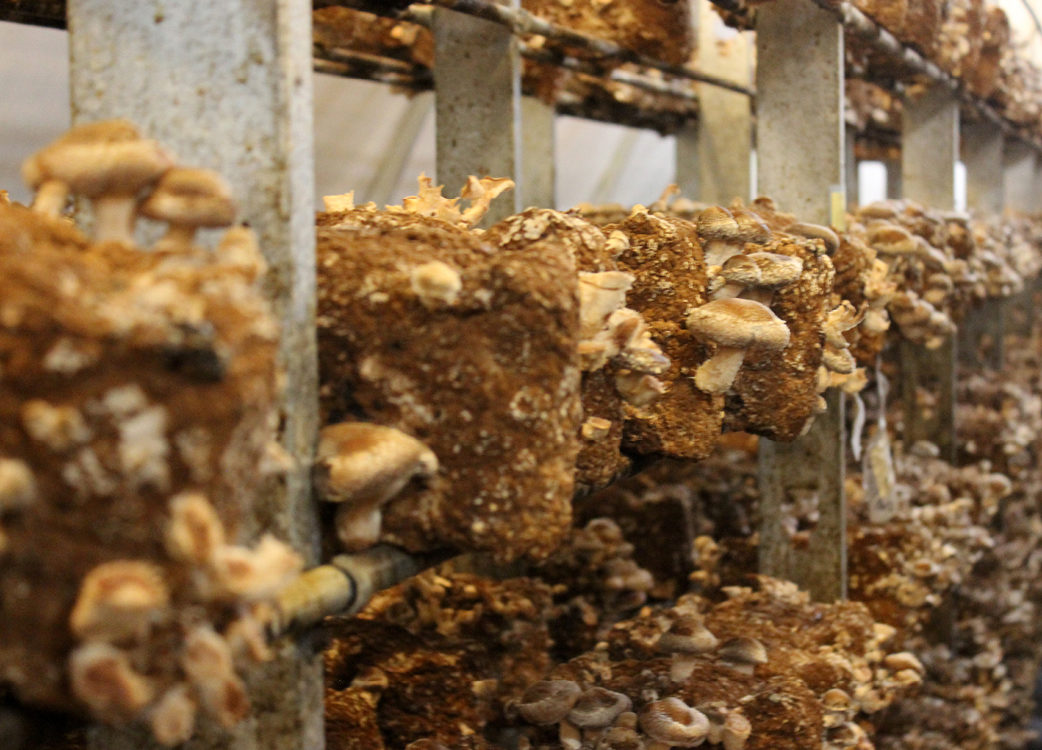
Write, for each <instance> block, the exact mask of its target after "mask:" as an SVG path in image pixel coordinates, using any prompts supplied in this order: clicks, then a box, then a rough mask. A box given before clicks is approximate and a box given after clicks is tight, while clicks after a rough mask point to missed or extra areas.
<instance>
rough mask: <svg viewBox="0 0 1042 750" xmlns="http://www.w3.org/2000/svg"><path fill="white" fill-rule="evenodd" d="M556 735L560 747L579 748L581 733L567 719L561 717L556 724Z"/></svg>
mask: <svg viewBox="0 0 1042 750" xmlns="http://www.w3.org/2000/svg"><path fill="white" fill-rule="evenodd" d="M558 736H559V737H560V740H561V747H563V748H564V749H565V750H579V748H580V747H582V734H581V732H580V731H579V727H577V726H575V725H574V724H572V723H571V722H570V721H568V720H567V719H561V723H560V725H559V726H558Z"/></svg>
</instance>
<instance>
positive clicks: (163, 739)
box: [149, 682, 196, 747]
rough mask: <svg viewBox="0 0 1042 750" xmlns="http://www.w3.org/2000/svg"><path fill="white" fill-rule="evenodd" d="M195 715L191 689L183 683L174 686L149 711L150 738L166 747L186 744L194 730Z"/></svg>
mask: <svg viewBox="0 0 1042 750" xmlns="http://www.w3.org/2000/svg"><path fill="white" fill-rule="evenodd" d="M195 713H196V705H195V701H194V700H192V695H191V689H190V688H189V687H188V685H186V684H184V683H183V682H182V683H178V684H177V685H174V686H173V687H172V688H170V689H169V690H167V691H166V692H165V693H163V695H162V697H161V698H160V699H159V700H158V701H156V705H155V706H153V708H152V710H151V718H150V720H149V723H150V724H151V726H152V736H153V737H155V738H156V742H158V743H159V744H161V745H167V746H168V747H169V746H173V745H180V744H181V743H182V742H187V741H188V740H189V739H190V738H191V736H192V732H193V730H194V729H195Z"/></svg>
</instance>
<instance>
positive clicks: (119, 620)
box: [69, 560, 170, 641]
mask: <svg viewBox="0 0 1042 750" xmlns="http://www.w3.org/2000/svg"><path fill="white" fill-rule="evenodd" d="M169 603H170V591H169V589H168V588H167V585H166V583H165V582H164V581H163V573H162V570H160V569H159V568H158V567H157V566H155V565H153V564H152V563H148V562H143V561H140V560H113V561H111V562H107V563H102V564H101V565H98V566H97V567H95V568H93V569H92V570H91V571H90V572H89V573H87V575H86V576H85V577H84V579H83V583H81V584H80V592H79V596H78V597H77V598H76V604H75V606H73V608H72V613H71V614H70V615H69V626H70V628H71V629H72V632H73V634H74V635H76V636H77V637H78V638H83V639H91V640H100V641H119V640H124V639H142V638H144V637H145V636H146V635H147V633H148V630H149V628H150V627H151V625H152V624H153V622H154V621H155V620H156V618H157V617H159V616H161V615H162V613H163V610H164V609H165V608H166V607H167V605H168V604H169Z"/></svg>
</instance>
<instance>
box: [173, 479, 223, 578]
mask: <svg viewBox="0 0 1042 750" xmlns="http://www.w3.org/2000/svg"><path fill="white" fill-rule="evenodd" d="M165 542H166V549H167V552H169V553H170V555H171V556H172V557H174V558H175V559H177V560H185V561H188V562H192V563H196V564H198V565H202V564H205V563H207V562H209V561H210V559H211V558H212V557H213V555H214V553H215V552H216V551H217V550H218V548H220V547H222V546H224V525H223V524H222V523H221V519H220V518H218V517H217V511H215V510H214V508H213V506H212V505H210V501H209V500H207V499H206V496H205V495H203V494H202V493H199V492H183V493H181V494H180V495H177V496H176V497H172V498H170V520H169V521H168V522H167V526H166V534H165Z"/></svg>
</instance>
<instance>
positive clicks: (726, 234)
mask: <svg viewBox="0 0 1042 750" xmlns="http://www.w3.org/2000/svg"><path fill="white" fill-rule="evenodd" d="M695 226H696V229H697V232H698V238H699V239H700V240H701V241H702V249H703V252H704V254H705V262H706V265H707V266H719V265H722V264H723V262H724V261H725V260H727V259H728V258H730V257H731V256H732V255H737V254H738V253H740V252H742V247H743V240H742V238H741V230H740V229H739V227H738V222H737V221H735V219H734V216H733V215H732V214H731V212H730V211H728V210H727V209H726V208H723V207H722V206H709V208H707V209H705V210H704V211H702V213H700V214H699V215H698V220H697V221H696V222H695Z"/></svg>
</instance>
